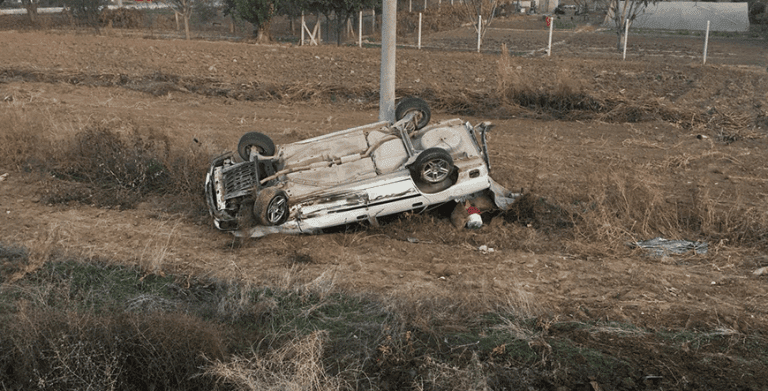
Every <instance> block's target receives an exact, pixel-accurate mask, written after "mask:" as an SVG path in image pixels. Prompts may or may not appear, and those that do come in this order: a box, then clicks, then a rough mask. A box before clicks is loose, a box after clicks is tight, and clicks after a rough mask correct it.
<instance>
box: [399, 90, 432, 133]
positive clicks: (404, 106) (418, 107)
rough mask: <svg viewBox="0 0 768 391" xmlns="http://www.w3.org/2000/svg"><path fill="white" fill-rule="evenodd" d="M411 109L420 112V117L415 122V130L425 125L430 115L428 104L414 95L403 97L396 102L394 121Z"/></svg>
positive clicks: (401, 117)
mask: <svg viewBox="0 0 768 391" xmlns="http://www.w3.org/2000/svg"><path fill="white" fill-rule="evenodd" d="M411 111H418V112H420V113H421V118H420V119H419V121H418V122H417V123H416V130H419V129H421V128H423V127H425V126H427V124H428V123H429V120H430V119H431V117H432V112H431V111H430V110H429V105H428V104H427V102H425V101H424V100H423V99H421V98H416V97H414V96H409V97H407V98H403V99H401V100H400V102H398V103H397V107H395V121H400V120H401V119H403V118H404V117H405V116H406V114H408V113H410V112H411Z"/></svg>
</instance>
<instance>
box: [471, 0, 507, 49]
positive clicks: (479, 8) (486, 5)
mask: <svg viewBox="0 0 768 391" xmlns="http://www.w3.org/2000/svg"><path fill="white" fill-rule="evenodd" d="M463 3H464V6H465V7H467V14H468V15H469V17H470V18H472V20H471V22H472V25H473V26H475V31H479V32H480V38H481V39H482V38H483V37H485V33H486V32H487V31H488V29H486V28H484V26H490V25H491V21H493V17H494V16H495V14H496V7H498V5H499V1H498V0H465V1H464V2H463ZM478 16H479V17H482V26H481V25H478V24H477V22H478Z"/></svg>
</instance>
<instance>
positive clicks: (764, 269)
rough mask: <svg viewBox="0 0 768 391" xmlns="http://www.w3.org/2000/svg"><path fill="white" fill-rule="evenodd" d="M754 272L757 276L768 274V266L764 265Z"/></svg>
mask: <svg viewBox="0 0 768 391" xmlns="http://www.w3.org/2000/svg"><path fill="white" fill-rule="evenodd" d="M752 274H754V275H756V276H762V275H768V266H763V267H761V268H760V269H757V270H755V271H753V272H752Z"/></svg>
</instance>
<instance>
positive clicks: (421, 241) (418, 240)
mask: <svg viewBox="0 0 768 391" xmlns="http://www.w3.org/2000/svg"><path fill="white" fill-rule="evenodd" d="M405 240H407V241H408V242H410V243H426V244H430V243H432V241H431V240H421V239H419V238H407V239H405Z"/></svg>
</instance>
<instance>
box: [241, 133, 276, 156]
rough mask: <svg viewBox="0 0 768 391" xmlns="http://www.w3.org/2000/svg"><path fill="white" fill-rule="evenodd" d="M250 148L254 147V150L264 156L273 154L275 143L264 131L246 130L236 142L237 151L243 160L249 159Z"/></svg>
mask: <svg viewBox="0 0 768 391" xmlns="http://www.w3.org/2000/svg"><path fill="white" fill-rule="evenodd" d="M252 148H256V151H257V152H258V153H259V154H261V155H264V156H272V155H274V154H275V143H274V142H273V141H272V139H271V138H269V136H267V135H266V134H264V133H259V132H248V133H246V134H244V135H243V137H240V141H239V142H238V143H237V153H238V154H239V155H240V157H241V158H243V160H245V161H249V160H251V149H252Z"/></svg>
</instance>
